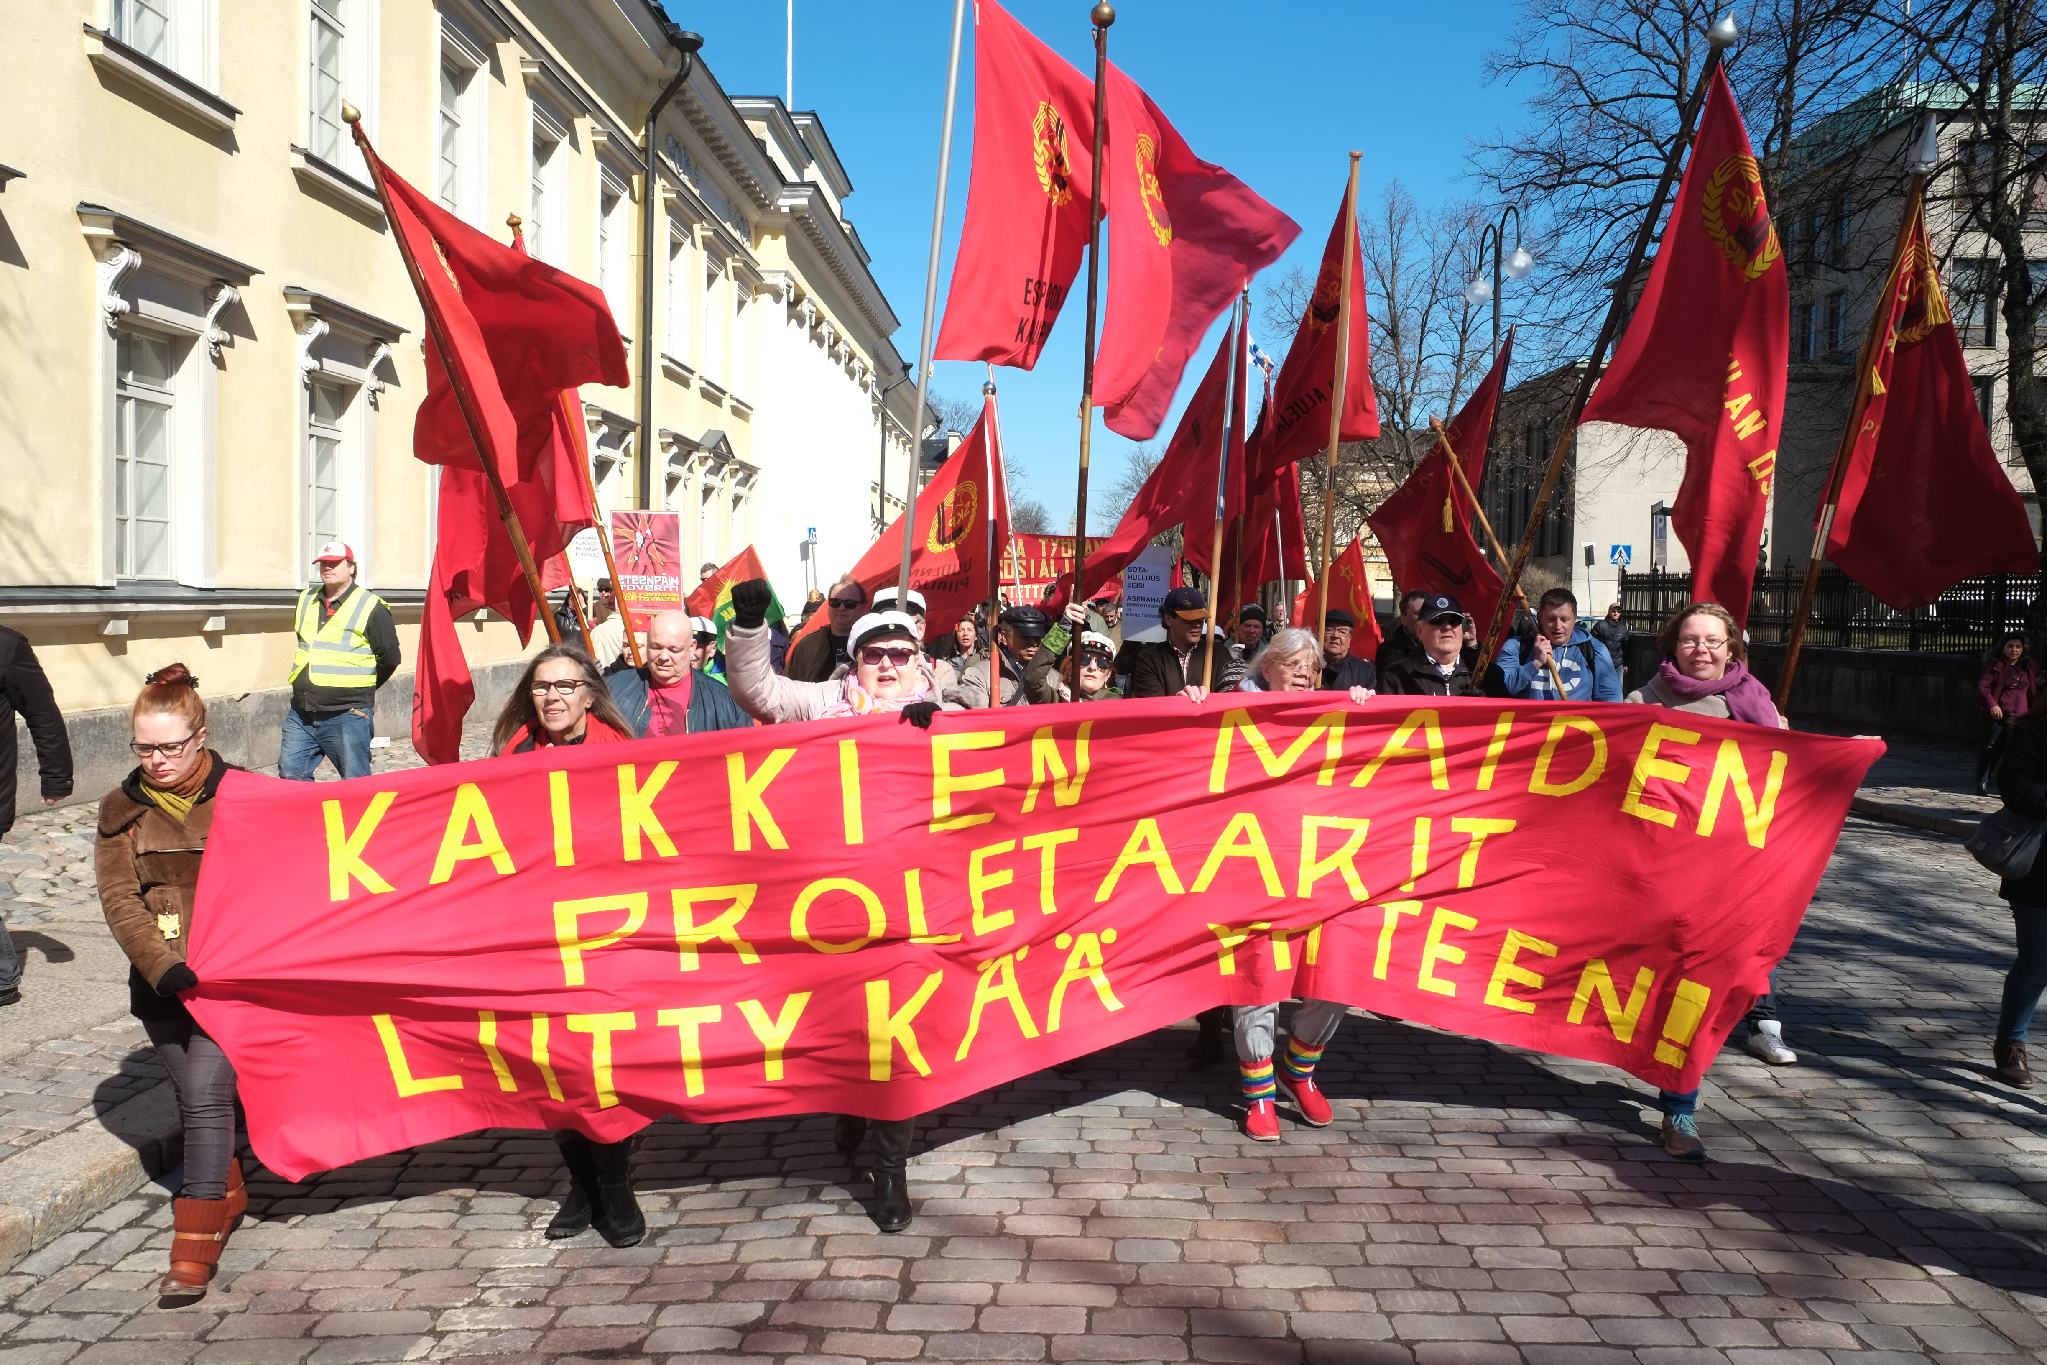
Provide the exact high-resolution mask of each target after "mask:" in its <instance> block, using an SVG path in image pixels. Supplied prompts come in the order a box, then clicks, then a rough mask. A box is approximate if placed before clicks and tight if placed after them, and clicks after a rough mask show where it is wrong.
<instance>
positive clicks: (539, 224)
mask: <svg viewBox="0 0 2047 1365" xmlns="http://www.w3.org/2000/svg"><path fill="white" fill-rule="evenodd" d="M567 141H568V130H567V128H565V127H564V126H563V125H562V124H561V123H560V122H559V121H557V120H555V119H554V118H552V117H550V116H549V115H548V113H547V111H546V110H544V109H542V108H541V106H540V105H538V104H535V105H534V106H533V154H532V158H531V160H530V162H529V164H528V166H527V175H526V186H527V188H526V249H527V250H529V251H531V252H532V253H533V254H534V255H535V256H538V257H539V258H540V259H541V260H543V261H546V262H547V263H548V264H549V265H554V266H565V265H567V263H568V262H567V259H566V257H567V240H566V238H567V229H568V198H569V196H568V185H567V182H566V179H565V172H566V170H567V168H568V162H569V154H568V152H567V151H566V150H565V149H564V144H565V143H566V142H567Z"/></svg>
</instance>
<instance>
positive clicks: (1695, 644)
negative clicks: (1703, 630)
mask: <svg viewBox="0 0 2047 1365" xmlns="http://www.w3.org/2000/svg"><path fill="white" fill-rule="evenodd" d="M1727 644H1728V642H1727V640H1726V638H1725V637H1716V636H1711V635H1680V636H1679V637H1678V640H1677V647H1678V648H1679V649H1704V650H1709V651H1711V652H1712V653H1715V654H1717V653H1719V652H1720V651H1721V650H1723V649H1725V648H1727Z"/></svg>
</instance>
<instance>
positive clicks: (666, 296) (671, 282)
mask: <svg viewBox="0 0 2047 1365" xmlns="http://www.w3.org/2000/svg"><path fill="white" fill-rule="evenodd" d="M690 245H691V243H690V232H689V229H688V228H687V227H685V226H683V224H682V222H681V220H679V219H677V218H675V217H674V216H672V215H671V216H670V217H669V219H668V278H667V280H666V282H665V283H666V286H667V287H666V289H665V291H664V293H663V301H664V303H665V305H666V308H665V318H664V326H663V330H662V335H661V349H662V353H663V354H664V355H667V356H668V357H669V358H670V359H672V360H675V361H678V362H681V363H683V364H687V363H688V361H689V300H690V288H689V279H690Z"/></svg>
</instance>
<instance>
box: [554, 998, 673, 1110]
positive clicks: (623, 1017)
mask: <svg viewBox="0 0 2047 1365" xmlns="http://www.w3.org/2000/svg"><path fill="white" fill-rule="evenodd" d="M563 1022H564V1023H566V1024H567V1025H568V1026H569V1032H571V1033H587V1034H589V1035H590V1079H591V1081H592V1082H593V1088H594V1089H595V1090H596V1091H597V1107H598V1108H599V1109H610V1108H612V1107H614V1106H615V1105H617V1103H618V1091H616V1090H614V1089H613V1088H612V1085H611V1035H612V1034H614V1033H624V1032H627V1031H628V1030H631V1029H635V1028H638V1027H639V1021H638V1020H637V1019H635V1018H634V1017H633V1016H632V1015H631V1014H630V1013H629V1012H627V1011H624V1010H620V1011H619V1012H618V1013H616V1014H572V1015H570V1016H569V1017H568V1018H567V1019H565V1020H564V1021H563ZM685 1084H687V1082H685Z"/></svg>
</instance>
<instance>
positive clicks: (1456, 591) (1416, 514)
mask: <svg viewBox="0 0 2047 1365" xmlns="http://www.w3.org/2000/svg"><path fill="white" fill-rule="evenodd" d="M1513 351H1514V334H1513V333H1512V332H1509V333H1508V334H1507V342H1506V344H1505V345H1504V346H1502V347H1500V353H1499V355H1498V356H1496V357H1495V358H1494V360H1493V368H1492V371H1491V373H1489V374H1487V375H1486V377H1485V382H1484V383H1482V384H1480V385H1479V386H1478V389H1477V391H1476V392H1474V393H1473V394H1472V395H1471V398H1470V399H1469V400H1468V401H1467V402H1466V403H1465V405H1464V408H1463V410H1462V411H1461V412H1459V413H1458V414H1457V416H1456V417H1454V418H1453V419H1451V422H1450V426H1449V431H1448V434H1449V437H1450V445H1451V447H1452V448H1454V449H1455V450H1456V451H1457V458H1458V460H1459V461H1460V462H1461V463H1462V464H1463V467H1464V477H1465V478H1466V479H1468V480H1470V485H1471V487H1473V488H1477V487H1479V484H1480V480H1482V479H1484V478H1485V457H1486V446H1487V444H1488V443H1489V442H1490V441H1491V439H1492V433H1493V411H1494V409H1495V408H1496V407H1497V406H1498V404H1499V398H1500V390H1501V388H1502V387H1503V386H1504V385H1505V383H1506V380H1507V364H1508V360H1509V358H1510V357H1511V356H1512V354H1513ZM1474 510H1475V509H1474V508H1473V507H1472V505H1471V499H1470V498H1468V497H1466V496H1465V495H1464V490H1463V489H1462V488H1460V487H1459V486H1458V484H1457V480H1456V479H1455V478H1454V477H1452V476H1451V473H1450V457H1449V456H1448V455H1447V454H1445V453H1444V450H1443V443H1442V442H1441V441H1438V442H1437V443H1436V444H1435V446H1434V447H1433V448H1432V449H1430V451H1429V453H1428V454H1427V455H1426V456H1425V457H1423V459H1422V462H1421V463H1420V464H1419V465H1417V466H1416V467H1415V471H1414V473H1412V474H1410V475H1408V476H1407V481H1406V482H1405V483H1402V484H1401V485H1400V487H1399V488H1398V489H1396V490H1395V491H1394V494H1393V496H1392V497H1390V498H1388V499H1386V501H1385V502H1383V503H1380V504H1379V510H1378V511H1376V512H1374V513H1372V515H1371V516H1369V517H1367V518H1365V520H1366V521H1367V522H1368V523H1369V524H1370V525H1371V528H1372V534H1373V535H1374V536H1377V537H1378V539H1379V544H1380V546H1381V547H1382V548H1383V549H1384V550H1385V551H1386V565H1387V567H1388V568H1390V569H1391V570H1392V571H1393V582H1394V583H1395V584H1396V585H1397V586H1398V587H1399V588H1400V589H1401V590H1402V591H1408V590H1412V589H1420V590H1422V591H1425V592H1447V593H1451V594H1453V595H1455V596H1456V598H1457V601H1458V603H1459V605H1461V606H1462V607H1463V608H1464V610H1465V611H1466V612H1467V613H1469V614H1470V615H1471V617H1472V618H1473V619H1474V620H1479V621H1490V620H1492V619H1493V611H1494V609H1495V608H1496V607H1497V606H1498V605H1499V601H1500V593H1501V592H1502V591H1503V590H1504V588H1505V586H1506V585H1505V584H1504V583H1503V582H1502V581H1501V579H1500V575H1499V572H1498V571H1497V570H1496V569H1494V568H1493V566H1492V564H1491V563H1489V562H1488V561H1487V560H1486V557H1485V552H1484V551H1483V550H1482V549H1480V548H1479V545H1478V542H1477V541H1475V540H1473V539H1472V538H1471V523H1472V518H1473V515H1474Z"/></svg>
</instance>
